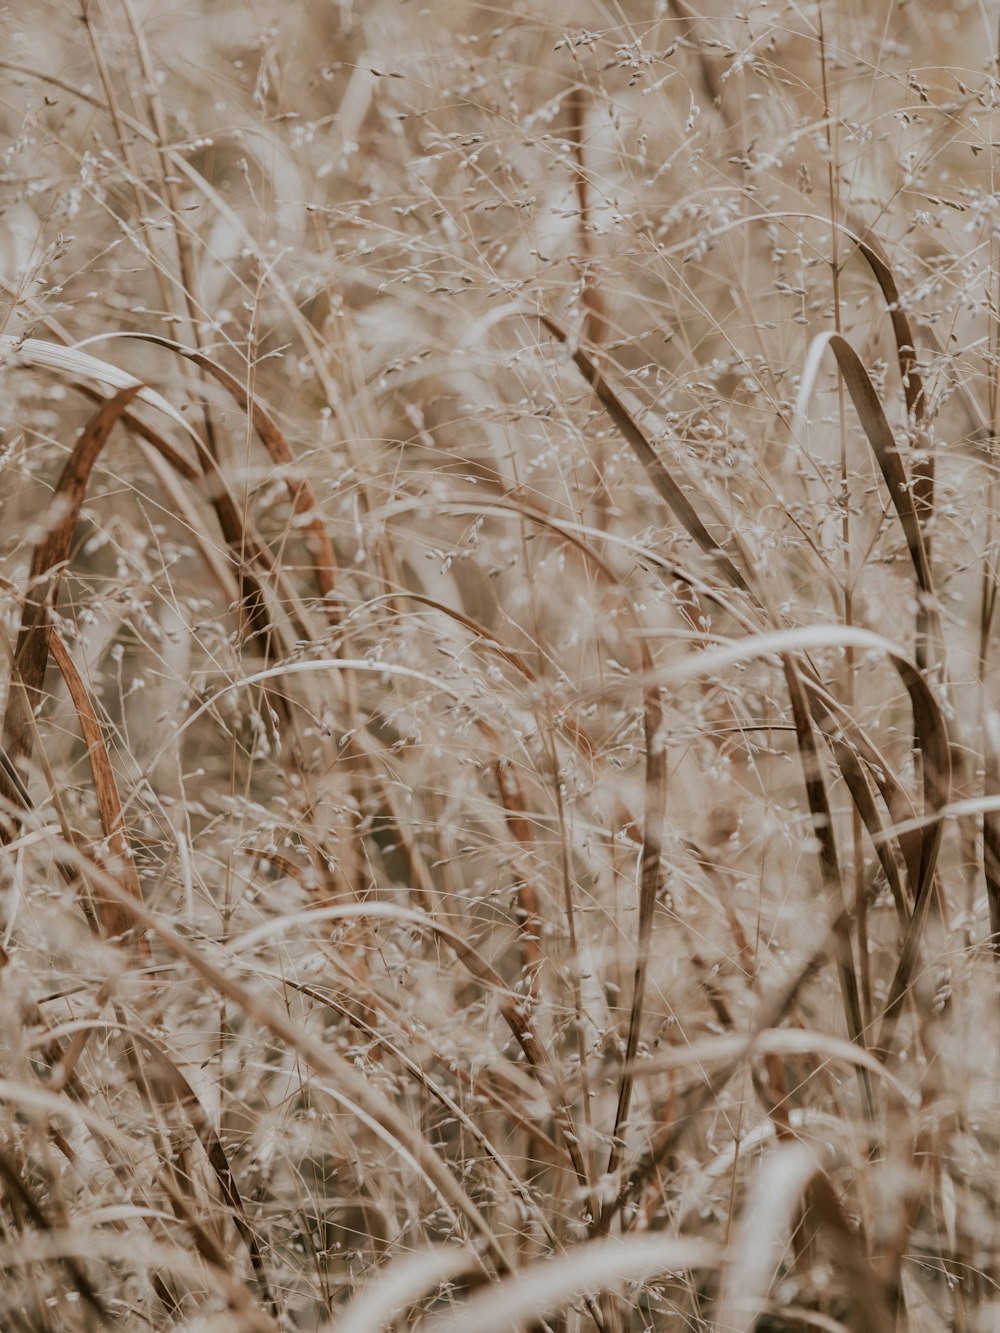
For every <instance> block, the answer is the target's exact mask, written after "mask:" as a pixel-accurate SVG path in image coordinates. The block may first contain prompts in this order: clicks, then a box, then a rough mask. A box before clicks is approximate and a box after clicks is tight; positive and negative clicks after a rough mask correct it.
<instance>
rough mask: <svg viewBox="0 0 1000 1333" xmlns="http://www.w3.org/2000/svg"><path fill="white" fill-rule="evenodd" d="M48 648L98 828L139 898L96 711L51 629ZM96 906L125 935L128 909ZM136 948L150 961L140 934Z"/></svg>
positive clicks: (113, 931)
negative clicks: (74, 729)
mask: <svg viewBox="0 0 1000 1333" xmlns="http://www.w3.org/2000/svg"><path fill="white" fill-rule="evenodd" d="M49 651H50V652H51V654H52V660H53V661H54V662H55V664H56V666H57V667H58V668H59V672H60V674H61V676H62V678H63V680H64V681H65V682H66V688H67V690H68V691H69V695H70V698H71V699H72V700H73V707H74V708H75V709H76V715H77V717H78V718H79V719H80V730H81V732H82V733H83V739H84V741H85V742H86V745H87V761H88V763H89V764H90V771H91V776H92V777H93V780H94V795H95V796H96V798H97V808H98V811H99V813H100V817H101V827H102V828H103V830H104V837H105V838H106V840H107V845H108V850H109V852H110V853H111V856H112V858H113V859H114V861H115V863H116V870H117V874H118V878H119V882H120V883H121V886H122V888H123V889H124V890H125V892H126V893H127V894H128V895H129V897H131V898H135V899H136V900H137V901H141V900H142V888H141V886H140V884H139V876H138V873H137V871H136V868H135V853H134V851H133V849H132V846H131V844H130V843H129V838H128V829H127V828H126V825H125V816H124V813H123V811H122V803H121V797H120V796H119V794H118V783H117V781H116V779H115V774H114V769H113V768H112V767H111V758H110V756H109V755H108V747H107V745H106V744H105V741H104V733H103V731H102V729H101V724H100V722H99V720H98V717H97V710H96V709H95V708H94V704H93V700H92V699H91V697H90V693H89V691H88V690H87V687H86V685H85V684H84V683H83V679H82V677H81V676H80V673H79V671H77V669H76V666H75V664H74V662H73V659H72V657H71V656H70V654H69V650H68V649H67V648H66V645H65V644H64V643H63V641H62V639H61V638H60V637H59V635H58V634H57V633H55V632H54V631H53V632H52V634H51V636H50V639H49ZM99 909H100V915H101V921H102V924H103V926H104V929H105V931H106V932H107V934H108V935H111V936H115V935H124V934H125V933H126V932H127V931H129V930H130V929H131V928H132V925H133V921H132V918H131V917H130V916H129V914H128V912H122V911H121V909H120V908H119V907H118V906H117V905H116V904H113V903H105V902H103V901H102V902H101V903H100V904H99ZM135 950H136V956H137V958H138V959H139V960H140V961H141V962H142V963H144V964H148V963H151V962H152V954H151V953H150V950H149V942H148V940H146V938H145V937H144V936H143V935H142V934H139V935H138V936H137V937H136V940H135Z"/></svg>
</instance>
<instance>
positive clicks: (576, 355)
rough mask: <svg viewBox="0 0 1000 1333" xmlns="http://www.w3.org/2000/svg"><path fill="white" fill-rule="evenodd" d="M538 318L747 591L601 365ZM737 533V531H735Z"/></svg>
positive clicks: (657, 481)
mask: <svg viewBox="0 0 1000 1333" xmlns="http://www.w3.org/2000/svg"><path fill="white" fill-rule="evenodd" d="M537 318H538V320H539V322H540V323H542V324H544V326H545V327H546V328H547V329H548V331H549V332H550V333H551V334H552V336H553V337H554V338H556V339H557V340H558V341H559V342H560V343H562V344H563V346H564V347H567V348H569V349H570V352H571V355H572V357H573V361H574V363H575V364H576V366H577V368H578V370H579V371H580V373H581V374H582V375H583V377H584V379H585V380H586V381H587V383H588V384H589V385H590V387H591V388H592V389H593V391H594V393H595V395H596V396H597V399H598V401H599V402H600V404H601V406H602V407H603V408H604V410H605V411H606V412H607V414H608V416H609V417H610V418H611V420H612V421H613V422H614V423H615V425H616V426H617V427H618V429H619V430H620V431H621V433H622V435H623V436H624V438H625V439H626V440H627V441H628V443H629V445H630V446H631V448H632V450H633V451H634V453H635V455H636V457H637V458H638V460H639V462H640V463H641V464H642V466H643V468H644V469H645V471H646V475H647V476H648V477H649V480H650V482H651V483H652V485H653V487H654V489H655V490H656V492H657V493H658V495H659V496H660V498H661V499H662V500H664V501H665V503H666V504H667V505H668V506H669V508H670V510H671V512H672V513H673V514H674V516H675V517H676V518H677V519H678V521H679V522H680V523H681V525H682V526H683V528H684V530H685V532H687V533H688V535H689V536H690V537H692V538H693V539H694V540H695V541H696V542H697V543H698V545H699V546H700V547H701V549H702V550H703V551H704V552H705V554H706V555H709V556H711V557H712V560H713V561H714V562H715V565H716V568H717V569H718V570H719V571H720V573H721V574H722V575H723V577H724V578H725V579H726V581H727V582H728V583H731V584H732V585H733V587H734V588H739V589H741V590H744V591H745V590H746V589H747V587H748V584H747V581H746V579H745V578H744V576H743V574H742V573H741V572H740V570H739V569H738V568H737V566H736V565H735V564H734V563H733V560H732V558H731V556H730V555H729V554H728V553H727V552H726V551H725V550H724V549H723V547H722V546H721V545H720V544H719V543H718V542H717V541H716V540H715V538H714V537H713V536H712V534H711V533H710V532H709V530H708V528H706V526H705V524H704V523H703V522H702V520H701V518H700V517H699V515H698V511H697V510H696V509H695V508H694V506H693V505H692V504H691V501H690V500H689V499H688V498H687V496H686V495H685V494H684V489H683V486H682V485H681V483H680V482H678V481H677V480H675V478H674V477H673V475H672V474H671V472H670V469H669V468H667V467H666V466H665V464H664V463H663V461H662V460H661V459H660V456H659V454H658V453H657V452H656V450H655V449H654V448H653V446H652V445H651V444H650V442H649V440H648V439H647V438H646V435H645V433H644V432H643V430H642V428H641V427H640V426H639V424H638V422H637V421H636V419H635V417H634V416H633V415H632V413H631V412H630V411H629V410H628V408H627V407H626V406H625V404H624V403H623V402H622V400H621V398H620V397H619V396H618V394H617V393H616V392H615V391H614V389H613V388H612V387H611V385H610V384H609V383H608V381H607V378H606V377H605V375H604V374H602V372H601V370H600V368H599V367H598V366H597V365H596V363H595V362H594V361H593V360H592V359H591V358H590V357H589V356H588V355H587V353H586V352H585V351H583V350H582V348H579V347H575V346H573V340H572V339H571V338H570V335H569V334H568V333H567V332H566V330H565V329H563V328H562V326H561V325H560V324H558V323H557V322H556V321H555V320H554V319H552V317H551V316H549V315H546V314H544V313H543V312H538V314H537ZM734 535H735V534H734ZM741 556H742V557H743V559H744V563H745V564H747V565H748V567H749V564H750V562H749V558H748V557H747V555H746V552H742V551H741Z"/></svg>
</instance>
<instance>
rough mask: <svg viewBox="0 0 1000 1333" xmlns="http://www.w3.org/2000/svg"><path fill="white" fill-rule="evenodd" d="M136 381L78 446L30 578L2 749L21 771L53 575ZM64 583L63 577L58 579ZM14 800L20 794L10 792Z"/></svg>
mask: <svg viewBox="0 0 1000 1333" xmlns="http://www.w3.org/2000/svg"><path fill="white" fill-rule="evenodd" d="M141 387H142V386H141V385H140V384H139V383H138V382H137V381H134V380H133V381H131V382H130V383H129V384H128V385H127V386H126V387H125V388H123V389H120V390H119V391H118V392H117V393H116V394H115V396H114V397H113V398H109V399H108V400H107V402H105V403H103V404H102V405H101V407H99V408H98V410H97V411H96V412H95V413H94V415H93V416H92V417H91V419H90V420H89V421H88V423H87V425H86V426H85V427H84V429H83V431H82V432H81V433H80V436H79V439H78V440H77V442H76V444H75V445H74V447H73V450H72V452H71V454H70V457H69V459H68V460H67V462H66V465H65V467H64V468H63V471H62V475H61V476H60V478H59V481H58V483H57V484H56V488H55V493H54V495H53V497H52V500H51V502H50V505H49V516H50V517H49V519H48V521H47V524H46V534H45V536H44V537H43V538H42V540H41V541H40V542H39V543H38V544H37V546H36V547H35V550H34V554H33V556H32V561H31V569H30V571H29V576H28V594H27V599H26V601H25V604H24V611H23V613H22V617H21V630H20V633H19V635H18V639H17V651H16V654H15V658H14V663H13V668H12V672H13V676H14V679H15V680H16V682H17V688H15V689H13V690H12V691H11V693H10V697H9V698H8V700H7V710H6V713H5V715H4V721H3V743H2V747H0V748H2V749H3V750H4V752H5V753H6V755H7V757H8V759H9V760H10V762H11V763H12V764H13V765H14V766H15V768H19V769H20V768H24V767H25V766H26V765H27V764H28V763H29V762H30V759H31V750H32V736H33V732H32V721H33V713H34V710H35V709H36V708H37V706H38V704H39V703H40V701H41V690H42V684H43V681H44V679H45V667H46V665H47V663H48V658H49V638H50V634H51V628H50V623H49V600H50V598H51V597H52V596H54V593H55V586H56V585H55V582H54V580H53V578H52V577H50V576H51V573H52V571H53V570H57V569H58V566H60V565H62V564H63V563H64V562H65V561H66V559H67V558H68V556H69V550H70V543H71V542H72V539H73V529H74V527H75V526H76V520H77V516H78V515H79V512H80V506H81V505H82V504H83V501H84V497H85V496H86V493H87V484H88V482H89V480H90V473H91V470H92V469H93V466H94V464H95V463H96V462H97V460H98V458H99V457H100V454H101V450H102V449H103V448H104V445H105V443H106V442H107V439H108V436H109V435H110V434H111V431H112V429H113V428H114V425H115V423H116V422H117V421H118V419H119V418H120V417H121V415H122V413H123V412H124V411H125V410H126V408H127V407H128V406H129V404H130V403H131V402H132V401H133V400H134V399H135V398H136V397H137V395H138V394H139V392H140V390H141ZM54 578H55V580H57V579H58V573H56V575H55V576H54ZM4 794H5V795H7V797H8V799H13V798H14V797H16V795H17V793H16V792H15V793H10V792H5V793H4Z"/></svg>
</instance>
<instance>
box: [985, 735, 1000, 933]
mask: <svg viewBox="0 0 1000 1333" xmlns="http://www.w3.org/2000/svg"><path fill="white" fill-rule="evenodd" d="M983 730H984V733H985V745H984V750H985V756H986V776H985V780H984V783H983V792H984V794H985V795H986V796H987V797H992V798H994V799H996V798H1000V714H998V713H996V712H990V713H988V714H987V716H986V722H985V726H984V729H983ZM983 869H984V871H985V874H986V901H987V903H988V904H989V913H990V944H991V946H992V948H993V952H994V953H995V954H996V955H997V957H998V958H1000V810H998V809H993V810H984V811H983Z"/></svg>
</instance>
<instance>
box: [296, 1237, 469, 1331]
mask: <svg viewBox="0 0 1000 1333" xmlns="http://www.w3.org/2000/svg"><path fill="white" fill-rule="evenodd" d="M477 1268H478V1261H477V1259H476V1256H475V1254H474V1253H473V1252H472V1251H471V1250H464V1249H461V1248H459V1247H458V1246H447V1247H441V1248H440V1249H436V1250H420V1251H419V1252H418V1253H416V1254H408V1255H407V1256H406V1257H405V1258H403V1259H397V1260H396V1262H395V1263H393V1264H390V1265H389V1266H388V1267H387V1268H386V1269H385V1270H384V1271H383V1272H382V1273H380V1274H379V1275H378V1276H377V1277H375V1278H373V1279H372V1280H371V1281H370V1282H368V1283H367V1284H366V1286H364V1287H363V1288H362V1290H361V1292H360V1293H359V1294H358V1295H357V1296H356V1297H355V1298H354V1300H353V1301H352V1302H351V1304H350V1305H349V1306H348V1307H347V1309H346V1310H344V1311H343V1312H342V1313H341V1314H339V1315H338V1318H337V1322H336V1324H326V1325H324V1327H323V1329H322V1331H321V1333H379V1331H380V1330H381V1329H383V1328H385V1327H386V1325H388V1324H390V1323H395V1322H396V1320H398V1319H400V1318H402V1317H403V1316H404V1315H405V1314H406V1312H407V1310H408V1309H409V1307H410V1306H412V1305H413V1304H414V1303H415V1302H416V1301H418V1300H419V1299H420V1298H421V1296H425V1295H427V1294H429V1293H430V1292H432V1291H434V1289H435V1288H436V1287H439V1286H441V1285H442V1284H443V1283H445V1282H452V1281H453V1280H454V1279H455V1278H458V1277H461V1276H462V1275H463V1274H465V1273H469V1272H473V1273H474V1272H475V1271H476V1270H477Z"/></svg>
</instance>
